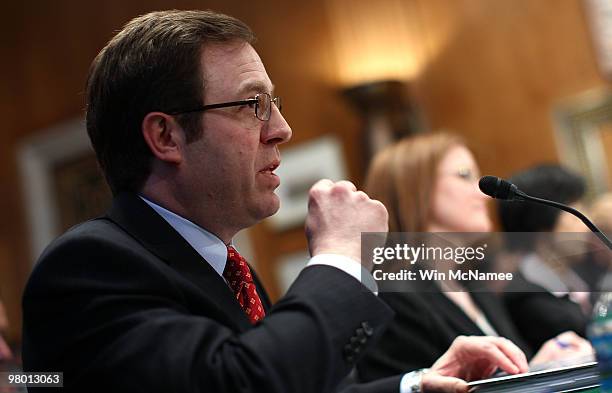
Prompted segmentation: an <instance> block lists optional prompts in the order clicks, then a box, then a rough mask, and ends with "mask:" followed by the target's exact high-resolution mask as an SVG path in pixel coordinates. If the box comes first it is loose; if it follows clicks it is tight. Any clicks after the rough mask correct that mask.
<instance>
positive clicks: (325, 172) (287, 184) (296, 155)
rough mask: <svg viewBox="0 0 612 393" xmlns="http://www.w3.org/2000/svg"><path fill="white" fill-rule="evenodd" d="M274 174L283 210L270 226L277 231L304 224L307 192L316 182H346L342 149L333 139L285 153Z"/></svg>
mask: <svg viewBox="0 0 612 393" xmlns="http://www.w3.org/2000/svg"><path fill="white" fill-rule="evenodd" d="M275 172H276V174H277V175H278V176H279V177H280V179H281V183H280V186H279V187H278V189H277V190H276V194H277V195H278V197H279V198H280V209H279V211H278V212H277V213H276V214H275V215H273V216H271V217H270V218H268V219H267V222H268V223H269V224H270V225H271V226H272V227H273V228H274V229H275V230H278V231H282V230H286V229H290V228H292V227H296V226H299V225H300V224H303V223H304V221H305V219H306V215H307V214H308V191H309V190H310V188H311V187H312V186H313V185H314V184H315V183H316V182H317V181H319V180H320V179H330V180H332V181H339V180H342V179H346V178H347V170H346V165H345V161H344V156H343V152H342V145H341V143H340V142H339V140H338V139H337V138H336V137H335V136H333V135H326V136H323V137H319V138H317V139H315V140H312V141H308V142H304V143H301V144H299V145H297V146H294V147H290V148H287V149H284V150H282V152H281V165H280V166H279V167H278V169H276V171H275Z"/></svg>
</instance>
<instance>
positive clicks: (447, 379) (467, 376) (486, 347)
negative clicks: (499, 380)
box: [421, 336, 529, 393]
mask: <svg viewBox="0 0 612 393" xmlns="http://www.w3.org/2000/svg"><path fill="white" fill-rule="evenodd" d="M498 368H499V369H501V370H503V371H505V372H507V373H509V374H517V373H524V372H527V371H528V369H529V367H528V365H527V358H526V357H525V354H524V353H523V352H522V351H521V350H520V349H519V348H518V347H517V346H516V345H514V344H513V343H512V342H511V341H510V340H507V339H505V338H501V337H476V336H472V337H465V336H459V337H457V338H456V339H455V341H453V343H452V345H451V346H450V348H449V349H448V351H446V353H444V355H442V356H441V357H440V358H439V359H438V360H437V361H436V362H435V363H434V365H433V366H432V367H431V370H430V371H429V372H427V373H425V374H424V375H423V379H422V380H421V386H422V391H423V392H427V393H429V392H449V393H450V392H452V393H464V392H467V391H468V386H467V383H466V382H465V381H472V380H479V379H483V378H487V377H489V376H491V375H492V374H493V373H494V372H495V370H497V369H498Z"/></svg>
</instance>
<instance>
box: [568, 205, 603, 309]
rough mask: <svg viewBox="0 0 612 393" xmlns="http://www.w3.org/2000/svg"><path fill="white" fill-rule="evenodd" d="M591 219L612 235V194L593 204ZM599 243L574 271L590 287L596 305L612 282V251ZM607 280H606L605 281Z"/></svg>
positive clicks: (592, 299) (577, 264)
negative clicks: (599, 296)
mask: <svg viewBox="0 0 612 393" xmlns="http://www.w3.org/2000/svg"><path fill="white" fill-rule="evenodd" d="M588 213H589V214H588V215H589V218H590V219H591V221H593V223H594V224H595V225H596V226H597V227H598V228H599V229H600V230H601V231H602V232H603V233H605V234H606V235H607V236H608V237H610V235H611V234H612V193H605V194H602V195H601V196H599V197H598V198H597V199H595V201H594V202H593V203H592V204H591V206H590V208H589V211H588ZM599 245H600V243H599V242H596V243H594V244H593V248H594V250H593V251H592V252H589V253H588V254H587V255H586V258H584V259H583V260H581V261H579V262H578V263H576V265H575V266H574V270H575V271H576V273H578V275H579V276H580V278H582V279H583V280H584V282H585V283H586V284H587V285H588V286H589V290H590V291H591V303H592V304H594V303H595V300H596V298H597V296H598V294H599V292H598V291H599V290H601V289H602V288H610V287H611V285H612V282H611V281H610V278H609V277H608V273H609V270H610V262H611V261H610V251H609V250H607V249H601V248H600V247H598V246H599ZM603 278H605V280H604V279H603Z"/></svg>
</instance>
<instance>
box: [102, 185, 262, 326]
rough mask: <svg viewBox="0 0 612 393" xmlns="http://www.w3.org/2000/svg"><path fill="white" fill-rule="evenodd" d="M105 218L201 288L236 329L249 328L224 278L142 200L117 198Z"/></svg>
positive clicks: (132, 195) (137, 198)
mask: <svg viewBox="0 0 612 393" xmlns="http://www.w3.org/2000/svg"><path fill="white" fill-rule="evenodd" d="M107 217H108V218H109V219H110V220H112V221H113V222H115V223H116V224H117V225H119V226H120V227H121V228H122V229H123V230H125V231H126V232H127V233H129V234H130V235H132V236H133V237H134V238H136V239H137V240H138V241H139V242H140V243H141V244H142V245H143V246H144V247H145V248H147V249H148V250H149V251H151V252H152V253H153V254H155V255H156V256H158V257H159V258H160V259H162V260H164V261H165V262H166V263H167V264H168V265H169V266H171V267H172V268H173V269H175V270H176V271H177V272H178V273H179V274H181V275H182V276H183V277H184V278H186V279H187V280H189V281H190V282H192V283H193V284H194V285H195V286H196V287H198V288H200V289H201V291H202V293H203V295H204V296H207V297H208V298H210V299H211V300H212V302H211V303H212V304H215V305H216V307H218V309H219V311H220V312H221V313H222V314H225V315H226V316H227V317H228V320H229V321H231V322H232V324H234V325H235V327H236V328H239V329H240V330H246V329H248V328H250V327H251V326H252V325H251V324H250V322H249V320H248V318H247V316H246V314H245V313H244V311H243V310H242V309H241V308H240V305H239V304H238V302H237V301H236V299H235V298H234V295H233V293H232V291H231V289H230V288H229V287H228V286H227V284H226V283H225V281H224V280H223V278H221V276H219V274H217V272H216V271H215V270H214V269H213V268H212V266H210V264H209V263H208V262H207V261H205V260H203V259H202V257H201V256H200V254H198V253H197V252H196V251H195V250H194V249H193V248H192V247H191V245H190V244H189V243H187V241H186V240H185V239H183V237H182V236H181V235H180V234H179V233H178V232H176V231H175V230H174V228H172V226H170V225H169V224H168V223H167V222H166V221H165V220H164V219H163V218H162V217H161V216H160V215H159V214H157V213H156V212H155V211H154V210H153V209H152V208H151V207H150V206H149V205H147V204H146V203H145V202H144V201H143V200H142V199H140V198H139V197H138V196H136V195H134V194H127V193H126V194H120V195H118V196H117V197H115V198H114V200H113V205H112V207H111V209H110V211H109V212H108V214H107ZM259 290H262V291H263V288H261V287H260V288H259Z"/></svg>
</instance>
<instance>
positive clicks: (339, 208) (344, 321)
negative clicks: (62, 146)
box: [23, 11, 526, 393]
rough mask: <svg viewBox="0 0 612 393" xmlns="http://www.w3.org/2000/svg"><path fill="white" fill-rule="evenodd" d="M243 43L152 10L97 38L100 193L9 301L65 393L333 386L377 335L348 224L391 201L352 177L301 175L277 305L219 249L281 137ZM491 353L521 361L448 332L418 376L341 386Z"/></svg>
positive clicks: (250, 210) (355, 233)
mask: <svg viewBox="0 0 612 393" xmlns="http://www.w3.org/2000/svg"><path fill="white" fill-rule="evenodd" d="M252 41H253V35H252V32H251V31H250V30H249V28H248V27H247V26H246V25H244V24H243V23H242V22H240V21H238V20H236V19H234V18H231V17H228V16H225V15H220V14H215V13H212V12H199V11H193V12H188V11H170V12H156V13H151V14H147V15H144V16H141V17H139V18H136V19H134V20H133V21H131V22H129V23H128V24H127V25H126V26H125V27H124V29H123V30H122V31H121V32H119V33H118V34H117V35H116V36H115V37H114V38H113V39H112V40H111V41H110V42H109V44H108V45H107V46H106V47H105V48H104V49H103V50H102V51H101V52H100V54H99V55H98V57H97V58H96V60H95V61H94V63H93V65H92V68H91V71H90V76H89V80H88V87H87V130H88V133H89V136H90V138H91V141H92V145H93V147H94V150H95V151H96V155H97V158H98V161H99V163H100V166H101V168H102V170H103V171H104V174H105V176H106V178H107V180H108V183H109V185H110V186H111V189H112V191H113V194H114V200H113V206H112V208H111V209H110V211H109V212H108V214H107V215H105V216H104V217H101V218H98V219H95V220H91V221H88V222H86V223H84V224H81V225H79V226H77V227H75V228H72V229H71V230H69V231H68V232H67V233H66V234H64V235H63V236H61V237H60V238H59V239H57V240H56V241H55V242H53V243H52V245H50V246H49V247H48V248H47V249H46V250H45V252H44V253H43V255H42V256H41V257H40V260H39V262H38V264H37V266H36V268H35V270H34V272H33V273H32V276H31V277H30V280H29V282H28V285H27V288H26V291H25V294H24V299H23V307H24V333H23V340H24V342H23V359H24V366H25V369H26V370H29V371H61V372H63V373H64V390H63V391H71V392H77V391H78V392H113V393H117V392H131V393H135V392H147V393H152V392H174V393H180V392H205V391H206V392H218V393H221V392H232V393H235V392H266V393H281V392H283V393H284V392H291V393H297V392H304V393H321V392H332V391H335V390H336V389H338V386H339V384H340V383H341V381H342V380H343V378H345V377H346V375H347V374H348V373H349V371H350V370H351V368H352V367H353V365H354V364H355V362H356V361H357V360H358V359H359V357H360V356H361V355H362V354H363V352H364V351H365V350H366V349H367V348H368V346H369V345H370V343H371V342H372V341H373V340H374V339H375V338H376V337H377V336H379V335H380V334H381V333H382V331H383V329H384V327H385V325H386V324H387V323H388V322H389V320H390V319H391V314H392V313H391V311H390V310H389V309H388V307H386V306H385V305H384V304H383V303H382V302H381V301H379V300H378V298H377V297H376V296H375V294H374V293H373V292H372V289H374V287H371V286H370V287H369V288H368V280H371V276H370V275H369V273H368V272H367V269H368V268H369V266H370V265H369V263H368V261H362V260H361V256H360V233H361V232H364V231H367V232H383V231H386V230H387V213H386V210H385V208H384V206H383V205H382V204H381V203H380V202H378V201H373V200H371V199H370V198H368V196H367V195H366V194H364V193H363V192H359V191H357V190H356V189H355V187H354V186H353V185H352V184H351V183H349V182H338V183H333V182H331V181H329V180H322V181H320V182H319V183H317V184H316V185H315V186H314V187H313V188H312V190H311V192H310V202H309V214H308V218H307V222H306V232H307V235H308V240H309V248H310V252H311V254H312V259H311V260H310V262H309V264H308V267H307V268H306V269H304V271H303V272H302V273H301V274H300V276H299V277H298V279H297V280H296V281H295V283H294V284H293V285H292V287H291V288H290V289H289V291H288V293H287V295H286V296H285V297H283V299H281V300H280V301H279V302H278V303H277V304H275V305H274V306H272V307H271V306H270V303H269V301H268V298H267V296H266V293H265V290H264V289H263V288H262V287H261V285H260V283H259V281H258V280H257V277H256V275H255V274H254V272H252V271H251V270H250V268H249V267H248V264H247V263H246V261H245V260H244V259H243V258H242V257H241V256H240V255H239V254H238V252H237V250H235V249H234V248H233V246H232V245H231V242H232V238H233V237H234V235H235V234H236V233H237V232H238V231H240V230H242V229H244V228H248V227H250V226H252V225H254V224H255V223H257V222H258V221H260V220H262V219H263V218H265V217H268V216H270V215H272V214H274V213H275V212H276V211H277V209H278V205H279V201H278V198H277V196H276V195H275V194H274V189H275V188H276V187H277V186H278V184H279V179H278V177H277V176H276V175H275V174H274V172H273V171H274V169H275V168H276V167H277V166H278V165H279V164H280V155H279V151H278V145H279V144H281V143H284V142H286V141H288V140H289V138H290V137H291V129H290V128H289V125H288V124H287V123H286V121H285V119H284V118H283V116H282V115H281V114H280V109H281V105H280V104H281V102H280V98H277V97H274V96H273V85H272V82H271V81H270V79H269V77H268V75H267V73H266V71H265V68H264V66H263V63H262V62H261V59H260V58H259V56H258V54H257V52H255V50H254V49H253V47H252V46H251V42H252ZM362 282H363V284H362ZM497 366H499V367H501V368H502V369H504V370H506V371H508V372H518V371H524V370H525V369H526V363H525V360H524V356H523V355H522V353H521V352H520V351H519V350H518V349H517V348H516V347H514V346H513V345H512V344H510V343H508V342H506V341H504V340H501V339H494V338H491V339H487V340H481V339H470V338H462V339H460V340H458V341H457V342H456V343H454V344H453V346H451V349H450V350H449V351H448V352H447V353H446V354H445V355H444V356H443V357H442V358H441V359H440V360H438V361H437V362H436V364H434V366H433V367H432V371H430V372H427V373H424V374H423V375H422V380H421V376H420V374H418V375H417V374H406V375H403V376H396V377H391V378H387V379H385V380H381V381H376V382H374V383H372V384H368V385H351V386H348V387H346V389H347V390H349V391H355V392H359V391H362V392H393V393H398V392H400V391H402V392H406V391H418V390H419V389H421V387H422V388H423V390H428V389H429V390H436V389H443V390H445V391H466V390H467V385H466V384H465V382H463V381H461V380H459V379H457V378H452V377H459V378H478V377H482V376H485V375H488V374H489V373H490V372H492V371H493V370H494V369H495V368H496V367H497ZM400 385H401V386H400ZM31 391H35V390H33V389H31ZM43 391H44V392H49V391H51V390H50V389H48V388H45V390H43Z"/></svg>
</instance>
